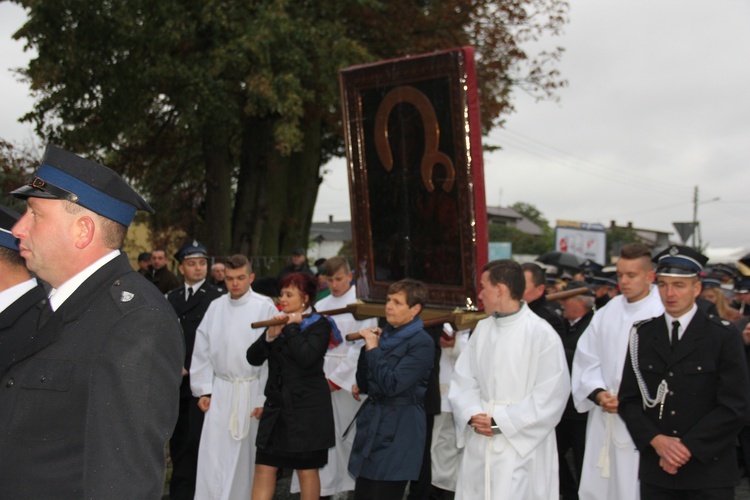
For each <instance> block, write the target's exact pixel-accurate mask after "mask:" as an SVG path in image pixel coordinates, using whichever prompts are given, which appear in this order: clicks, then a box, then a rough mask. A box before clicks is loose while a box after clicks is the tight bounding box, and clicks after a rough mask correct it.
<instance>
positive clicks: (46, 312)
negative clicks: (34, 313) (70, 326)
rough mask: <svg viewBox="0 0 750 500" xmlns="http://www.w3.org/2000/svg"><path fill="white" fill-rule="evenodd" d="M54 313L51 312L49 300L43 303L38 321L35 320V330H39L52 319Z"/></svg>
mask: <svg viewBox="0 0 750 500" xmlns="http://www.w3.org/2000/svg"><path fill="white" fill-rule="evenodd" d="M52 314H54V311H52V305H51V304H50V303H49V299H47V300H45V301H44V307H42V310H41V311H40V312H39V319H38V320H37V328H41V327H43V326H44V324H45V323H46V322H47V320H48V319H50V318H51V317H52Z"/></svg>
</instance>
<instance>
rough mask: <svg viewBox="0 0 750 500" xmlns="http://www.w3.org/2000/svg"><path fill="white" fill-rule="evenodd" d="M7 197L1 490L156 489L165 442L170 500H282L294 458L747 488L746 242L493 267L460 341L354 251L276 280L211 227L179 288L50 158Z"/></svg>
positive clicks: (421, 489)
mask: <svg viewBox="0 0 750 500" xmlns="http://www.w3.org/2000/svg"><path fill="white" fill-rule="evenodd" d="M11 195H13V196H15V197H16V198H19V199H22V200H25V202H26V204H27V210H26V212H25V213H24V214H23V215H21V214H18V213H16V212H14V211H12V210H10V209H8V208H6V207H2V210H0V376H1V377H2V378H1V379H0V383H2V385H1V386H0V387H2V388H3V390H2V391H0V422H2V423H3V426H2V432H0V477H2V478H3V488H2V493H0V498H14V499H15V498H94V499H99V498H107V499H118V498H122V499H133V498H137V499H141V498H143V499H146V498H160V497H161V495H162V491H163V481H164V474H165V458H164V451H165V444H166V443H167V442H168V451H169V458H170V460H171V462H172V475H171V479H170V485H169V494H170V497H171V498H173V499H193V498H195V499H198V500H203V499H224V500H234V499H247V498H253V499H258V500H263V499H265V500H270V499H271V498H273V496H274V493H275V490H276V485H277V478H278V477H279V475H280V472H281V471H282V470H285V469H286V470H291V471H294V475H293V480H292V485H291V489H292V492H299V493H300V497H301V498H302V499H314V498H320V497H331V496H334V495H337V494H339V493H342V492H350V491H351V492H353V495H354V498H356V499H398V498H402V497H404V496H405V495H408V498H414V499H431V498H435V499H441V498H451V497H455V498H458V499H472V500H473V499H479V498H484V499H488V500H489V499H516V498H518V499H557V498H564V499H578V498H580V499H597V500H599V499H613V500H614V499H628V500H629V499H638V498H644V499H661V498H679V499H683V498H687V499H691V498H696V499H698V498H701V499H703V498H710V499H731V498H733V497H734V489H735V486H736V485H737V484H738V480H739V477H740V472H739V465H742V464H744V466H745V467H746V468H750V427H748V426H747V424H748V420H749V419H750V382H748V358H747V356H746V351H747V349H748V348H747V347H746V346H747V345H748V344H750V326H748V319H750V267H749V266H750V258H748V257H750V256H748V257H746V258H744V259H742V260H741V261H740V262H738V263H737V266H736V267H731V266H712V267H707V260H708V259H707V258H706V257H705V256H704V255H702V254H701V253H700V252H698V251H696V250H694V249H692V248H688V247H684V246H678V245H673V246H670V247H669V248H666V249H664V250H663V251H661V252H660V253H658V254H657V255H652V252H651V251H650V250H649V249H648V248H646V247H645V246H643V245H640V244H628V245H624V246H623V247H622V250H621V252H620V255H619V258H618V259H617V262H616V267H615V269H614V270H612V271H610V272H607V269H606V268H602V267H601V266H598V267H597V266H592V267H586V268H582V269H580V270H572V271H571V273H570V275H565V276H560V277H559V279H558V280H557V281H556V282H555V281H549V280H548V276H547V274H546V272H545V269H544V268H543V267H542V266H541V265H539V264H538V263H526V264H523V265H521V264H518V263H516V262H514V261H511V260H500V261H493V262H489V263H488V264H486V265H485V266H484V267H483V268H482V269H481V270H479V273H478V274H479V277H480V286H481V289H480V292H479V299H480V300H481V302H482V305H483V307H484V312H485V313H486V315H487V317H486V319H483V320H481V321H479V322H478V323H477V324H476V326H475V327H474V328H473V329H467V330H462V331H453V328H452V327H451V326H450V325H448V324H446V325H437V326H426V325H425V324H424V323H423V321H422V319H421V316H420V314H421V313H422V311H423V309H424V308H425V307H426V305H427V304H428V295H429V292H428V287H427V286H426V285H425V284H424V283H421V282H419V281H415V280H411V279H403V280H400V281H396V282H393V283H391V285H390V286H389V288H388V292H387V300H386V303H385V306H384V317H383V318H381V319H380V320H379V321H378V320H377V319H375V318H360V317H356V316H355V315H354V314H353V311H352V310H351V308H349V306H350V305H351V304H353V303H355V302H356V300H357V293H356V287H355V285H354V279H353V276H352V271H351V267H350V264H349V262H348V261H347V260H346V259H345V258H343V257H340V256H335V257H331V258H329V259H327V260H325V261H321V262H316V265H315V266H314V267H313V269H312V270H311V268H310V266H309V265H308V263H307V259H306V257H305V255H304V249H296V250H295V252H294V253H295V255H294V257H293V258H292V261H291V262H290V264H289V266H287V267H286V268H284V269H283V270H282V271H281V273H280V274H279V275H278V276H274V277H271V278H266V279H258V280H256V278H255V275H254V273H253V269H252V264H251V261H250V260H249V259H248V258H247V257H246V256H244V255H232V256H230V257H227V258H223V259H215V258H212V256H210V255H209V253H208V252H207V250H206V248H205V247H204V246H203V245H201V244H200V243H199V242H198V241H195V240H193V241H190V242H188V243H186V244H185V245H184V246H182V248H180V249H179V251H178V252H177V253H176V254H174V259H175V261H176V262H177V271H178V273H179V275H180V277H178V276H177V275H176V274H174V273H173V272H172V271H171V270H170V269H169V267H170V266H169V263H170V259H171V257H170V256H169V254H168V253H167V252H166V250H164V249H154V250H152V251H151V252H149V253H144V254H141V255H139V256H138V269H137V270H133V269H132V267H131V266H130V264H129V262H128V260H127V256H126V255H125V254H124V253H122V252H121V251H120V250H119V249H120V248H121V245H122V242H123V239H124V237H125V235H126V232H127V227H128V226H129V224H130V222H131V221H132V219H133V217H134V215H135V213H136V211H137V210H144V211H151V207H150V206H149V205H148V203H146V202H145V201H144V200H143V199H142V198H141V197H140V196H139V195H138V194H137V193H136V192H135V191H134V190H133V189H132V188H131V187H130V186H128V184H127V183H126V182H125V181H124V180H123V179H122V178H121V177H119V176H118V175H117V174H115V173H114V172H112V171H111V170H109V169H107V168H106V167H104V166H102V165H100V164H98V163H95V162H92V161H89V160H86V159H84V158H81V157H79V156H76V155H74V154H72V153H69V152H67V151H64V150H61V149H58V148H55V147H52V146H50V147H48V149H47V151H46V154H45V158H44V161H43V164H42V166H41V167H40V168H39V169H38V170H37V172H35V174H34V177H33V179H32V180H31V181H30V182H29V184H28V185H25V186H22V187H19V188H18V189H16V190H15V191H13V192H12V193H11ZM209 263H210V264H211V267H210V269H209ZM313 270H315V271H316V272H317V275H315V274H314V273H313ZM209 273H210V275H209ZM560 282H563V286H560ZM732 300H734V302H732ZM737 443H739V445H740V446H739V447H738V446H737Z"/></svg>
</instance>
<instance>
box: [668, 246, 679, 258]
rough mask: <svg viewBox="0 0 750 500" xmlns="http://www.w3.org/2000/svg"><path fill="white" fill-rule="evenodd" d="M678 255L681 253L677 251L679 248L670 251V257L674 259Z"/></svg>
mask: <svg viewBox="0 0 750 500" xmlns="http://www.w3.org/2000/svg"><path fill="white" fill-rule="evenodd" d="M678 253H680V251H679V250H678V249H677V247H672V248H670V249H669V255H671V256H672V257H674V256H675V255H677V254H678Z"/></svg>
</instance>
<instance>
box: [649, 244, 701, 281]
mask: <svg viewBox="0 0 750 500" xmlns="http://www.w3.org/2000/svg"><path fill="white" fill-rule="evenodd" d="M653 260H654V262H656V275H657V276H678V277H689V276H698V275H699V274H700V273H701V272H702V271H703V266H705V265H706V263H707V262H708V257H706V256H705V255H703V254H702V253H700V252H698V251H697V250H694V249H692V248H690V247H686V246H683V245H672V246H670V247H669V248H666V249H664V250H663V251H662V252H660V253H659V254H658V255H657V256H656V257H654V258H653Z"/></svg>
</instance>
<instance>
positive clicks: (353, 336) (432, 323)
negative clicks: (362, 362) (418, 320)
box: [344, 314, 453, 342]
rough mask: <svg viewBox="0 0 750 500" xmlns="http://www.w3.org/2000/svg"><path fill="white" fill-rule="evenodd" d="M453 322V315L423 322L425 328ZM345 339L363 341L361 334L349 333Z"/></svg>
mask: <svg viewBox="0 0 750 500" xmlns="http://www.w3.org/2000/svg"><path fill="white" fill-rule="evenodd" d="M451 321H453V315H452V314H451V315H446V316H440V317H438V318H432V319H428V320H425V321H423V322H422V326H424V327H425V328H427V327H430V326H435V325H440V324H442V323H449V322H451ZM344 338H345V339H346V340H348V341H350V342H351V341H354V340H359V339H361V338H362V335H360V334H359V332H354V333H347V334H346V336H344Z"/></svg>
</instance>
